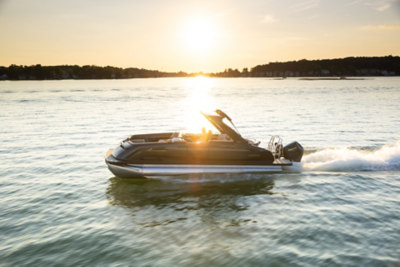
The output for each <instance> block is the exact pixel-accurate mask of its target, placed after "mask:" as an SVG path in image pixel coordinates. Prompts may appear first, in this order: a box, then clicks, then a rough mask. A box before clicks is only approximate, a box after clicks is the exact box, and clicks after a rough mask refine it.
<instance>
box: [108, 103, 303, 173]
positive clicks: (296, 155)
mask: <svg viewBox="0 0 400 267" xmlns="http://www.w3.org/2000/svg"><path fill="white" fill-rule="evenodd" d="M202 114H203V115H204V116H205V117H206V119H207V120H208V121H209V122H211V124H212V125H213V126H214V127H215V128H216V129H217V130H218V131H219V132H220V134H213V133H212V132H211V131H208V132H206V131H205V130H203V132H202V133H184V134H181V133H179V132H168V133H155V134H142V135H132V136H130V137H128V138H127V139H125V140H123V141H121V143H120V144H119V145H118V146H117V147H116V148H114V149H110V150H108V151H107V153H106V155H105V161H106V163H107V166H108V168H109V169H110V171H111V172H112V173H113V174H114V175H115V176H117V177H120V178H146V177H147V178H151V177H154V176H173V175H181V174H191V173H268V172H280V171H282V167H283V166H291V165H292V161H297V162H299V161H301V158H302V156H303V148H302V146H301V145H300V144H299V143H297V142H293V143H291V144H289V145H287V146H285V147H283V146H282V141H281V139H280V138H278V137H272V138H271V141H270V142H269V144H268V149H265V148H261V147H258V143H255V142H253V141H251V140H247V139H245V138H243V137H242V136H241V135H240V134H239V133H238V132H236V131H235V130H233V129H232V128H230V127H229V126H228V125H226V124H225V123H224V121H223V120H224V119H227V120H229V121H230V122H232V120H231V118H229V116H228V115H226V114H225V113H224V112H222V111H221V110H216V114H206V113H202ZM232 125H233V124H232ZM203 129H204V128H203Z"/></svg>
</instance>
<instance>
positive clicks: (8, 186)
mask: <svg viewBox="0 0 400 267" xmlns="http://www.w3.org/2000/svg"><path fill="white" fill-rule="evenodd" d="M0 107H1V111H0V121H1V130H0V154H1V163H2V164H1V165H0V214H1V217H0V240H1V242H0V265H1V266H399V265H400V197H399V196H400V78H374V79H370V80H337V81H301V80H291V79H286V80H268V79H261V78H260V79H257V78H248V79H246V78H238V79H207V78H188V79H186V78H176V79H168V78H165V79H131V80H87V81H78V80H77V81H18V82H0ZM216 108H219V109H222V110H223V111H225V112H226V113H227V114H229V115H230V117H231V118H232V119H233V121H234V122H235V124H236V126H237V128H238V129H239V131H240V132H241V134H242V135H243V136H245V137H247V138H254V139H257V140H259V141H261V145H260V146H263V145H264V146H266V144H267V143H268V140H269V138H270V136H271V135H280V136H281V137H282V138H283V140H284V143H285V144H287V143H289V142H291V141H295V140H296V141H298V142H299V143H301V144H302V145H303V146H304V147H305V149H306V155H305V156H304V158H303V162H302V163H300V164H295V166H293V167H292V168H291V169H290V170H287V171H286V172H284V173H278V174H267V175H260V174H242V175H191V176H181V177H176V178H167V177H160V178H159V179H149V180H136V181H135V180H133V181H129V180H121V179H118V178H115V177H113V175H112V174H111V173H110V172H109V170H108V169H107V167H106V165H105V163H104V158H103V156H104V154H105V152H106V150H107V149H108V148H110V147H114V146H116V145H117V144H119V142H120V141H121V140H122V139H124V138H126V137H127V136H128V135H131V134H138V133H152V132H163V131H179V130H182V131H184V130H192V129H194V130H195V131H196V132H200V130H201V128H200V127H201V126H200V124H199V123H198V119H199V115H198V110H200V109H206V110H207V109H216Z"/></svg>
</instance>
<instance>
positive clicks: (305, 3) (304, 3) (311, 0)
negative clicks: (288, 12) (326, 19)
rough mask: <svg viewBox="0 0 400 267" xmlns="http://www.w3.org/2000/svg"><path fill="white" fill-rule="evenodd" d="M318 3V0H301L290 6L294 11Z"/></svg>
mask: <svg viewBox="0 0 400 267" xmlns="http://www.w3.org/2000/svg"><path fill="white" fill-rule="evenodd" d="M319 3H320V0H306V1H302V2H301V3H298V4H295V5H293V6H291V7H290V8H292V9H294V10H295V11H304V10H307V9H311V8H315V7H317V6H319Z"/></svg>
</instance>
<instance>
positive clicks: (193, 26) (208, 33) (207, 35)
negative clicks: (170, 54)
mask: <svg viewBox="0 0 400 267" xmlns="http://www.w3.org/2000/svg"><path fill="white" fill-rule="evenodd" d="M183 34H184V39H185V46H186V47H187V48H188V49H189V50H191V51H194V52H198V53H202V52H207V51H209V50H210V49H211V48H213V47H214V46H215V43H216V37H217V33H216V30H215V26H214V25H213V24H212V22H211V21H210V20H206V19H202V18H197V19H194V20H192V21H191V22H189V23H188V24H187V25H186V26H185V30H184V33H183Z"/></svg>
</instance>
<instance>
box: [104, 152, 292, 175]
mask: <svg viewBox="0 0 400 267" xmlns="http://www.w3.org/2000/svg"><path fill="white" fill-rule="evenodd" d="M110 152H111V150H109V151H108V152H107V153H106V163H107V166H108V169H109V170H110V171H111V172H112V173H113V174H114V175H115V176H116V177H119V178H151V177H153V176H175V175H185V174H195V173H197V174H206V173H271V172H281V171H282V166H290V165H292V163H291V162H290V161H286V162H283V161H278V162H274V164H270V165H189V164H176V165H175V164H121V163H118V162H116V161H114V162H113V161H112V160H111V159H110V156H111V153H110ZM111 157H112V156H111Z"/></svg>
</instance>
